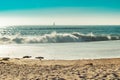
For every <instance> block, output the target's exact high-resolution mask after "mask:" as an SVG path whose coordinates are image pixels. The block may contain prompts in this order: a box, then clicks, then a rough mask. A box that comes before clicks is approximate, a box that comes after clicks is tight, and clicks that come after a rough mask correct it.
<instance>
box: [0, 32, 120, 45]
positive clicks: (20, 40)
mask: <svg viewBox="0 0 120 80" xmlns="http://www.w3.org/2000/svg"><path fill="white" fill-rule="evenodd" d="M107 40H120V36H110V35H95V34H93V33H89V34H82V33H79V32H73V33H56V32H52V33H50V34H44V35H40V36H21V35H14V36H0V44H5V43H6V44H8V43H9V44H10V43H17V44H24V43H65V42H90V41H107Z"/></svg>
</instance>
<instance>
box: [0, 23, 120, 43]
mask: <svg viewBox="0 0 120 80" xmlns="http://www.w3.org/2000/svg"><path fill="white" fill-rule="evenodd" d="M0 34H1V35H0V41H1V43H19V44H24V43H28V44H31V43H66V42H90V41H108V40H120V26H112V25H111V26H8V27H6V28H3V29H0Z"/></svg>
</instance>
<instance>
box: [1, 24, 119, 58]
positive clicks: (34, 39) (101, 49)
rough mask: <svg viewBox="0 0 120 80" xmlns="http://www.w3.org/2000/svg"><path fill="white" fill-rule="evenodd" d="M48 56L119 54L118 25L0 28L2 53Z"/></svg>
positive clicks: (2, 54) (108, 56)
mask: <svg viewBox="0 0 120 80" xmlns="http://www.w3.org/2000/svg"><path fill="white" fill-rule="evenodd" d="M26 55H29V56H32V57H33V58H34V57H37V56H43V57H45V59H95V58H116V57H120V26H119V25H94V26H92V25H87V26H82V25H81V26H78V25H77V26H71V25H61V26H60V25H51V26H45V25H44V26H43V25H34V26H33V25H30V26H7V27H3V28H0V56H1V57H6V56H7V57H20V58H22V57H23V56H26Z"/></svg>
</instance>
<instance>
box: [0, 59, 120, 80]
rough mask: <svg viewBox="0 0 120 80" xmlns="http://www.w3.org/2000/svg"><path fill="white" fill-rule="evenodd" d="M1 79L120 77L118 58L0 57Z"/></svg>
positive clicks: (119, 61) (41, 79)
mask: <svg viewBox="0 0 120 80" xmlns="http://www.w3.org/2000/svg"><path fill="white" fill-rule="evenodd" d="M0 78H1V80H83V79H84V80H86V79H87V80H88V79H89V80H91V79H97V80H101V79H120V58H103V59H80V60H38V59H23V58H10V59H8V60H3V58H0Z"/></svg>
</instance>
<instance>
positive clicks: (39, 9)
mask: <svg viewBox="0 0 120 80" xmlns="http://www.w3.org/2000/svg"><path fill="white" fill-rule="evenodd" d="M119 3H120V0H0V26H9V25H52V24H53V22H55V23H56V25H120V5H119Z"/></svg>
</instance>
